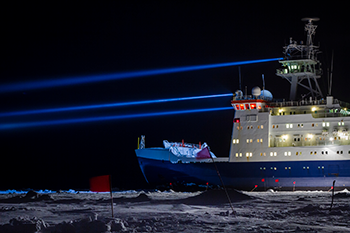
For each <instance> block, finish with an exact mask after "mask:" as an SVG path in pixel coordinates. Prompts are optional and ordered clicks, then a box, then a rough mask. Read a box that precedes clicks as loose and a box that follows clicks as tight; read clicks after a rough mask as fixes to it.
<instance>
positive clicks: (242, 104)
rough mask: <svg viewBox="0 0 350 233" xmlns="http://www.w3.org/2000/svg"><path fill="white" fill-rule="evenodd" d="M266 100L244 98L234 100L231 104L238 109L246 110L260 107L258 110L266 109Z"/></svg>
mask: <svg viewBox="0 0 350 233" xmlns="http://www.w3.org/2000/svg"><path fill="white" fill-rule="evenodd" d="M266 102H267V101H266V100H262V99H254V98H252V99H244V100H232V101H231V104H232V106H233V107H234V109H235V110H237V111H244V110H252V109H258V110H264V109H265V104H266Z"/></svg>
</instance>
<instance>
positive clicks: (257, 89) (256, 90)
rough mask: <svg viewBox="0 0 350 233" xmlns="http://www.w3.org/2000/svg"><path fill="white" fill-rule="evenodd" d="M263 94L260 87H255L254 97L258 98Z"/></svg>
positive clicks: (253, 90)
mask: <svg viewBox="0 0 350 233" xmlns="http://www.w3.org/2000/svg"><path fill="white" fill-rule="evenodd" d="M260 94H261V89H260V87H253V89H252V95H253V96H255V97H258V96H259V95H260Z"/></svg>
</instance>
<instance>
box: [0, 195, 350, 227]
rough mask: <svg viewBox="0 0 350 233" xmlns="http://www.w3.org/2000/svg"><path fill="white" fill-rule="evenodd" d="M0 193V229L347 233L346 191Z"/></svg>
mask: <svg viewBox="0 0 350 233" xmlns="http://www.w3.org/2000/svg"><path fill="white" fill-rule="evenodd" d="M228 194H229V197H230V200H231V202H232V207H233V209H234V212H233V211H232V209H231V207H230V204H229V202H228V199H227V196H226V194H225V192H224V191H223V190H208V191H201V192H174V191H171V190H170V191H163V192H160V191H157V190H156V191H124V192H113V217H112V209H111V197H110V193H92V192H81V191H80V192H77V191H74V190H69V191H60V192H53V191H50V190H40V191H28V192H24V191H16V190H8V191H1V192H0V232H4V233H7V232H44V233H45V232H56V233H61V232H62V233H63V232H64V233H70V232H84V233H88V232H303V231H310V232H350V204H349V203H350V202H349V201H350V192H349V191H348V190H343V191H340V192H335V195H334V203H333V206H332V209H331V210H330V207H331V201H332V192H322V191H309V192H307V191H295V192H276V191H273V190H268V191H266V192H240V191H235V190H228Z"/></svg>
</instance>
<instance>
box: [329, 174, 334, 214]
mask: <svg viewBox="0 0 350 233" xmlns="http://www.w3.org/2000/svg"><path fill="white" fill-rule="evenodd" d="M334 185H335V180H334V181H333V186H332V203H331V208H330V209H329V212H331V211H332V207H333V199H334Z"/></svg>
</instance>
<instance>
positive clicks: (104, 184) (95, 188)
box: [90, 175, 111, 192]
mask: <svg viewBox="0 0 350 233" xmlns="http://www.w3.org/2000/svg"><path fill="white" fill-rule="evenodd" d="M90 191H91V192H110V191H111V176H110V175H105V176H96V177H92V178H90Z"/></svg>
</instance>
